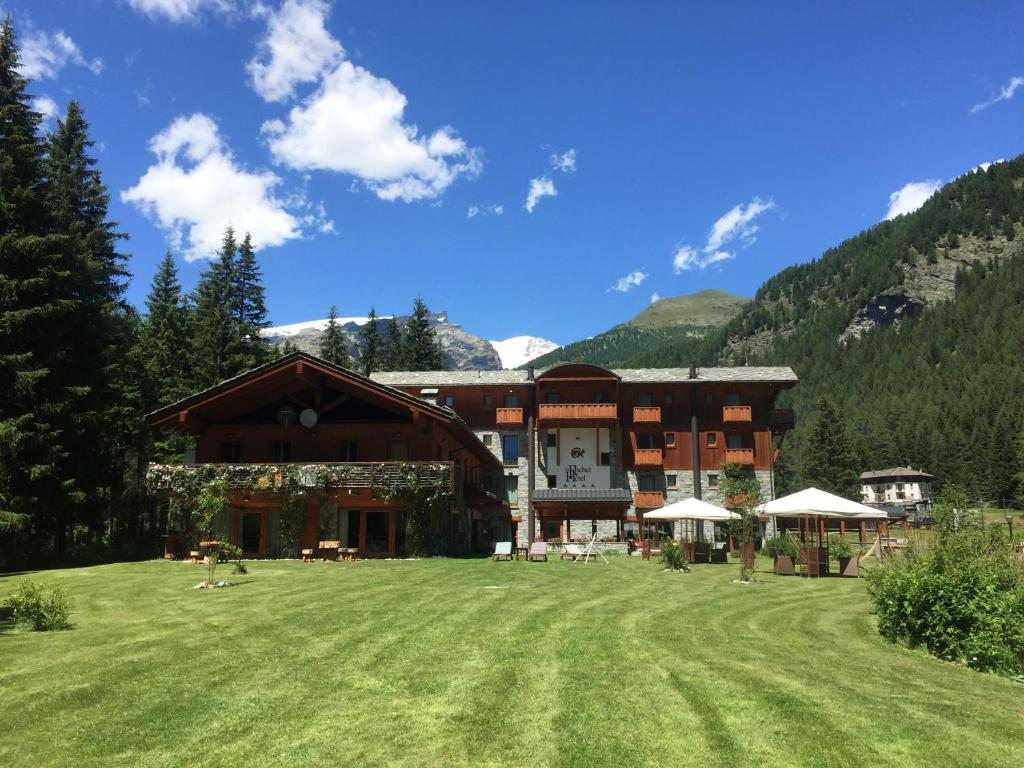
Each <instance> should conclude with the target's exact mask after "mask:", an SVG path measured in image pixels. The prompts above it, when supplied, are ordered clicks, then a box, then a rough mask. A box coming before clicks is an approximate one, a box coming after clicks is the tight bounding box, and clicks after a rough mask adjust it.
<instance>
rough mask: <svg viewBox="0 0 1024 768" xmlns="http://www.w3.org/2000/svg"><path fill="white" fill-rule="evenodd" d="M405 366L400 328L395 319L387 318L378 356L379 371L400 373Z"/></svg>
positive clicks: (403, 343)
mask: <svg viewBox="0 0 1024 768" xmlns="http://www.w3.org/2000/svg"><path fill="white" fill-rule="evenodd" d="M407 367H408V366H407V365H406V354H405V339H404V338H403V337H402V328H401V326H400V325H399V324H398V318H397V317H390V318H388V324H387V328H386V330H385V333H384V347H383V349H382V351H381V356H380V369H381V370H382V371H402V370H405V369H406V368H407Z"/></svg>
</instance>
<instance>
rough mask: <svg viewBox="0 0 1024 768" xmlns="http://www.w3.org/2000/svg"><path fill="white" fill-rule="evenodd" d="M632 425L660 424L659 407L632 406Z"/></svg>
mask: <svg viewBox="0 0 1024 768" xmlns="http://www.w3.org/2000/svg"><path fill="white" fill-rule="evenodd" d="M633 423H634V424H661V407H660V406H657V405H654V406H650V405H636V406H633Z"/></svg>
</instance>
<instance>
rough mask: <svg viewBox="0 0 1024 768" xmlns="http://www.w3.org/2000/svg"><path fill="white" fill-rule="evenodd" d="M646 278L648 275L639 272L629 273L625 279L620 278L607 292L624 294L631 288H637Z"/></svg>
mask: <svg viewBox="0 0 1024 768" xmlns="http://www.w3.org/2000/svg"><path fill="white" fill-rule="evenodd" d="M647 278H648V273H646V272H641V271H640V270H636V271H635V272H630V273H629V274H628V275H626V276H625V277H620V278H619V279H618V280H617V281H616V282H615V285H613V286H612V287H611V288H609V289H608V290H610V291H621V292H622V293H625V292H626V291H630V290H632V289H633V288H636V287H637V286H639V285H640V284H641V283H643V281H644V280H646V279H647Z"/></svg>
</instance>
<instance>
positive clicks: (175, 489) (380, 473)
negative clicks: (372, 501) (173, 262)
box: [146, 461, 455, 495]
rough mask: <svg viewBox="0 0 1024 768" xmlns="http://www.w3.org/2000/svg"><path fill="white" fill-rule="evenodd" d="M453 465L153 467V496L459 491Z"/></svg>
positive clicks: (353, 463) (366, 463)
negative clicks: (400, 488) (229, 491)
mask: <svg viewBox="0 0 1024 768" xmlns="http://www.w3.org/2000/svg"><path fill="white" fill-rule="evenodd" d="M454 481H455V472H454V464H453V462H450V461H349V462H333V461H322V462H300V461H296V462H291V463H287V464H283V463H267V464H241V463H239V464H219V463H218V464H150V465H149V468H148V469H147V471H146V484H147V486H148V487H149V489H150V490H151V491H155V492H163V493H170V494H172V495H180V494H189V493H192V492H194V491H197V490H199V489H200V488H202V487H204V486H205V485H207V484H209V483H212V482H224V483H227V485H228V486H229V487H231V488H241V489H245V490H248V491H252V492H254V493H268V494H274V493H281V492H283V491H285V490H287V489H289V488H298V489H303V488H332V489H335V488H378V487H382V486H383V487H388V486H395V485H408V484H409V483H410V482H415V483H417V484H419V485H423V486H439V485H440V486H444V487H445V488H448V489H449V490H454Z"/></svg>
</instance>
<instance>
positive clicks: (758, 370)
mask: <svg viewBox="0 0 1024 768" xmlns="http://www.w3.org/2000/svg"><path fill="white" fill-rule="evenodd" d="M558 367H561V366H558ZM548 370H550V369H548ZM605 370H607V371H608V372H609V373H610V374H612V375H614V376H617V377H618V378H619V379H621V380H622V382H623V383H624V384H644V383H649V384H701V383H704V382H732V383H737V384H742V383H755V382H764V383H769V384H795V383H796V382H797V377H796V374H795V373H794V372H793V369H792V368H789V367H785V366H771V367H758V366H746V365H745V366H735V367H728V368H727V367H720V368H698V369H697V378H696V379H691V378H690V369H689V368H615V369H611V368H609V369H605ZM546 372H547V371H546V370H545V371H538V372H537V377H538V378H541V377H543V375H544V374H545V373H546ZM371 378H372V379H373V380H374V381H377V382H380V383H381V384H386V385H388V386H391V387H467V386H479V385H495V386H502V385H508V386H511V385H514V384H521V385H525V384H530V383H531V382H530V379H529V373H528V372H527V371H526V370H504V371H379V372H377V373H373V374H371Z"/></svg>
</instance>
